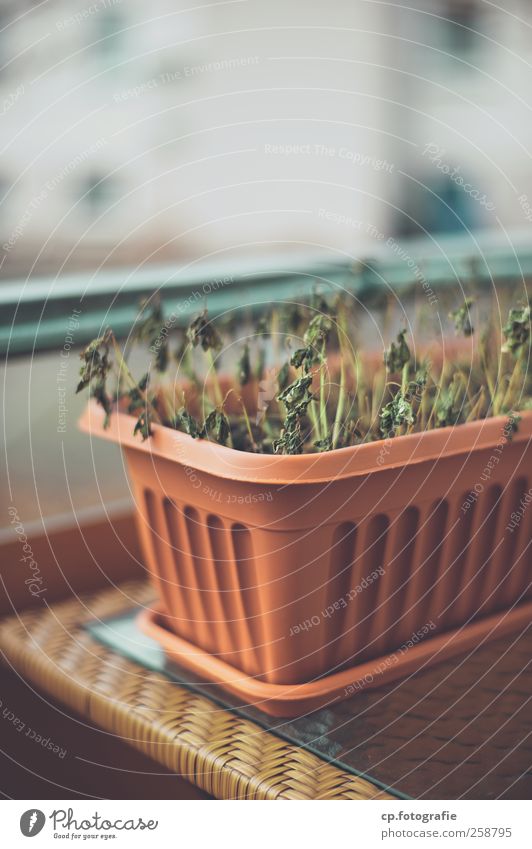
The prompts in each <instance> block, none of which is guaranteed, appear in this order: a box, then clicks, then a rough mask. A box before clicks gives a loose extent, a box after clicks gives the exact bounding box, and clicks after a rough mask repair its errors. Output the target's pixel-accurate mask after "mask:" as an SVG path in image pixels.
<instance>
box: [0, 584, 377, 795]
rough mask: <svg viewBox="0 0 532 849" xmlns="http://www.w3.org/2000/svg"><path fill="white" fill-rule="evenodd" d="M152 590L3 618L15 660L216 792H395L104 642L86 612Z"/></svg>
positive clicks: (39, 682) (129, 588) (3, 633)
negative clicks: (95, 636)
mask: <svg viewBox="0 0 532 849" xmlns="http://www.w3.org/2000/svg"><path fill="white" fill-rule="evenodd" d="M151 596H152V590H151V589H150V588H149V587H148V586H147V585H146V584H145V583H129V584H125V585H122V587H120V589H113V590H106V591H104V592H100V593H99V594H97V595H91V596H84V597H82V598H81V599H71V600H68V601H66V602H62V603H61V604H57V605H55V606H54V607H52V608H49V609H47V610H45V611H30V612H27V613H24V614H22V615H20V616H19V617H11V618H9V619H6V620H3V621H2V622H1V623H0V649H1V650H2V652H3V654H4V656H5V659H6V661H7V663H9V664H10V665H12V666H13V667H14V668H15V669H16V670H17V671H18V672H19V674H20V675H22V676H23V677H25V678H28V679H30V680H31V681H32V682H33V684H34V685H36V686H37V687H39V688H41V689H43V690H45V691H46V692H48V693H49V694H50V695H52V696H53V697H54V698H55V699H57V700H58V701H60V702H63V703H64V704H66V705H68V706H69V707H71V708H72V709H74V710H76V711H78V712H79V713H80V714H82V715H83V716H85V717H88V718H90V719H91V720H92V721H93V722H94V723H95V724H97V725H99V726H100V727H101V728H103V729H104V730H106V731H108V732H110V733H113V734H117V735H119V736H120V737H121V738H123V739H125V740H126V741H127V742H129V743H130V744H131V745H132V746H135V747H136V748H138V749H140V750H141V751H142V752H144V753H146V754H147V755H149V756H150V757H152V758H153V759H154V760H155V761H157V762H158V763H160V764H162V765H163V766H165V767H167V768H168V769H169V770H171V771H172V772H175V773H176V774H178V775H180V776H183V777H184V778H187V779H188V780H189V781H191V782H192V783H193V784H195V785H196V786H198V787H200V788H201V789H203V790H205V791H206V792H207V793H210V794H212V795H213V796H215V797H216V798H218V799H391V798H392V797H391V796H388V795H387V794H386V793H384V792H382V791H380V790H379V789H378V788H376V787H374V786H373V785H372V784H371V783H370V782H368V781H366V780H364V779H362V778H358V777H356V776H353V775H350V774H349V773H344V772H342V771H341V770H340V769H337V768H336V767H334V766H331V765H329V764H327V763H326V762H324V761H323V760H321V759H320V758H318V757H317V756H315V755H313V754H312V753H310V752H307V751H305V750H303V749H299V748H298V747H297V746H294V745H291V744H289V743H286V742H284V741H283V740H281V739H279V738H278V737H276V736H275V735H274V734H272V733H270V732H267V731H264V730H263V729H261V728H260V727H259V726H257V725H255V724H254V723H253V722H251V721H249V720H246V719H241V718H240V717H238V716H235V715H234V714H232V713H230V712H229V711H226V710H223V709H221V708H219V707H218V706H217V705H215V704H213V703H212V702H210V701H209V700H208V699H207V698H205V697H203V696H200V695H197V694H195V693H192V692H190V691H189V690H187V689H186V688H184V687H180V686H179V685H178V684H175V683H174V682H169V681H168V679H167V678H166V677H165V676H164V675H160V674H158V673H154V672H150V671H148V670H146V669H144V668H143V667H142V666H140V665H138V664H136V663H132V662H130V661H128V660H127V659H125V658H123V657H121V656H120V655H118V654H116V653H114V652H112V651H110V650H109V649H107V648H106V647H104V646H102V645H100V644H99V643H96V642H95V641H94V640H92V638H91V637H90V635H89V634H88V633H87V632H85V631H83V630H81V629H80V627H79V626H80V623H81V622H82V621H83V620H87V619H92V618H94V617H101V618H104V617H107V616H111V615H113V614H115V613H120V612H121V611H122V610H124V609H127V608H128V607H130V606H131V604H132V603H133V602H139V603H147V602H148V601H149V599H150V598H151Z"/></svg>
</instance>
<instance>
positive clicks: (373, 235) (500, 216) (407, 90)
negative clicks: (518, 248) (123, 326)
mask: <svg viewBox="0 0 532 849" xmlns="http://www.w3.org/2000/svg"><path fill="white" fill-rule="evenodd" d="M0 9H1V18H0V28H1V33H0V56H1V61H2V66H1V67H2V73H1V75H0V114H1V122H2V123H1V126H2V159H1V166H0V196H1V198H2V201H1V206H0V231H1V237H0V244H1V254H0V260H1V262H2V266H1V274H2V276H3V277H6V278H12V277H25V276H28V275H32V276H33V275H35V274H36V273H39V274H41V273H53V274H56V273H59V272H61V273H65V272H69V271H72V270H75V269H80V268H89V269H91V270H93V269H94V268H96V267H98V266H99V265H100V264H103V265H105V266H111V265H116V264H124V263H126V264H133V263H137V262H142V263H146V262H152V263H153V262H167V261H172V262H173V261H180V260H181V259H182V258H184V257H186V258H190V257H197V256H200V255H201V256H205V255H206V254H209V253H211V252H212V251H216V250H219V249H223V250H227V249H228V248H229V247H231V246H237V245H238V246H241V245H247V246H256V245H257V244H259V245H265V246H271V245H274V246H276V247H277V246H279V245H284V244H288V245H293V244H294V243H300V244H303V245H307V244H310V245H313V246H316V245H325V246H327V247H330V248H334V249H336V250H338V251H347V252H349V253H351V252H353V251H354V250H356V249H357V248H358V247H359V246H360V245H364V246H366V245H367V243H368V242H369V243H371V242H372V241H373V242H375V241H380V240H381V239H382V238H383V236H386V237H388V236H389V235H394V236H395V235H397V236H405V235H412V234H419V233H429V234H442V233H455V232H460V231H464V230H465V231H466V232H467V231H468V230H470V229H494V230H501V229H505V228H509V227H513V226H517V227H524V226H525V227H526V226H527V223H529V220H530V219H532V163H531V159H530V151H529V138H530V127H531V123H532V121H531V111H530V106H531V96H530V85H529V72H530V61H531V58H532V39H531V37H530V35H531V23H532V6H531V5H530V3H529V2H527V0H509V2H507V3H505V4H504V8H503V9H502V8H501V9H499V8H497V7H496V5H495V4H492V3H488V2H484V0H423V2H418V1H417V0H413V2H411V3H409V4H408V8H407V7H405V6H404V5H403V4H401V3H395V2H393V0H392V2H380V0H379V1H378V2H377V0H355V2H353V0H329V2H327V3H318V4H308V3H303V2H298V0H295V2H290V3H287V2H278V0H271V2H269V3H267V4H264V3H261V2H260V0H228V2H220V0H219V1H218V2H212V3H202V2H195V0H187V1H186V2H182V1H181V0H177V2H170V0H152V2H151V3H149V4H146V3H144V2H141V0H93V2H90V0H75V2H72V0H46V2H40V3H33V2H26V0H13V2H9V0H2V2H1V3H0ZM465 186H467V187H468V188H467V189H466V188H465ZM523 196H527V197H529V198H530V204H531V208H530V209H528V208H527V201H526V200H525V199H524V197H523Z"/></svg>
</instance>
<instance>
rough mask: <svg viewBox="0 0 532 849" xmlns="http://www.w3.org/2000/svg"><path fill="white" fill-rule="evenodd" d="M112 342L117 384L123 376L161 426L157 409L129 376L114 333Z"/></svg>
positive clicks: (130, 375)
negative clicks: (116, 364)
mask: <svg viewBox="0 0 532 849" xmlns="http://www.w3.org/2000/svg"><path fill="white" fill-rule="evenodd" d="M112 340H113V350H114V354H115V358H116V361H117V363H118V369H119V371H118V381H119V383H120V380H121V376H122V375H124V376H125V378H126V380H127V381H128V383H129V385H130V387H131V389H136V390H137V392H138V393H139V395H140V396H141V398H143V400H144V402H145V404H146V406H149V407H150V408H151V414H152V415H153V417H154V418H155V419H157V421H158V422H159V423H160V424H162V419H161V416H160V414H159V411H158V410H157V407H155V405H154V404H153V402H152V401H150V400H149V398H148V393H147V392H144V391H143V390H142V389H140V388H139V385H138V383H137V381H136V380H135V378H134V377H133V375H132V374H131V372H130V370H129V366H128V364H127V362H126V361H125V359H124V355H123V354H122V349H121V348H120V345H119V344H118V342H117V341H116V339H115V335H114V333H113V335H112Z"/></svg>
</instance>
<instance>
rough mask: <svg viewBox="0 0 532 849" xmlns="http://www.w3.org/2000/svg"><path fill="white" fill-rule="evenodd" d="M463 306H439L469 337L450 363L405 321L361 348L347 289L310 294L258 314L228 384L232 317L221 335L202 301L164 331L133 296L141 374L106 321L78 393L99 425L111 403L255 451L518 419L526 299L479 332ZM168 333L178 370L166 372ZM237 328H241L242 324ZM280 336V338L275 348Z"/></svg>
mask: <svg viewBox="0 0 532 849" xmlns="http://www.w3.org/2000/svg"><path fill="white" fill-rule="evenodd" d="M353 303H354V302H353ZM473 304H474V301H473V299H472V298H466V299H465V300H464V302H463V303H462V304H461V305H459V306H458V307H457V308H456V309H454V310H452V311H451V312H450V314H449V315H450V318H451V319H452V322H453V324H454V328H455V330H456V332H457V333H458V334H459V335H461V336H463V337H465V338H467V339H470V340H471V342H470V343H469V342H468V343H467V345H466V344H465V341H464V353H463V354H462V355H460V354H459V353H458V354H456V355H455V357H454V358H453V360H452V362H451V361H449V360H447V361H445V360H443V359H442V358H441V357H440V358H439V359H438V357H434V356H432V359H433V360H434V361H433V362H431V361H430V360H431V350H430V345H429V346H427V350H425V351H424V350H423V349H422V348H421V349H420V346H419V345H417V346H416V345H414V344H413V342H414V340H412V339H409V338H408V333H407V331H406V329H402V330H400V331H399V333H398V334H397V335H396V338H395V340H393V341H391V343H390V344H389V347H388V348H387V350H386V351H385V353H384V357H382V355H381V356H380V357H379V355H378V352H377V351H362V350H360V349H359V346H357V345H356V344H355V342H354V340H355V338H356V334H355V330H354V328H355V326H356V317H357V316H356V310H355V308H354V307H353V306H352V305H350V302H349V301H348V299H347V297H346V296H345V295H344V296H342V297H338V298H337V299H336V301H335V302H334V303H330V302H329V300H328V299H327V298H325V297H324V296H323V295H322V294H320V293H315V294H314V295H313V297H312V299H311V301H310V302H307V303H306V304H304V303H303V304H287V305H286V307H285V308H282V307H281V308H274V309H273V310H271V311H266V312H265V313H264V314H263V315H262V316H261V317H260V319H259V323H258V325H256V326H255V337H256V338H255V340H252V341H246V342H244V344H243V346H242V347H241V349H240V353H239V357H238V361H237V362H236V371H233V374H235V378H234V380H233V381H230V380H229V379H228V378H227V377H224V374H225V375H227V374H230V373H231V370H230V369H229V368H225V367H224V364H223V358H224V356H225V355H226V351H227V350H228V349H229V348H230V347H231V346H227V348H224V336H225V334H226V333H228V334H229V335H230V336H231V335H232V336H233V337H234V336H236V335H237V334H238V333H240V330H239V328H238V327H237V326H231V322H229V321H227V322H225V327H224V332H223V333H222V330H221V326H222V325H221V323H219V324H218V325H216V326H215V322H214V321H213V320H212V319H210V318H209V315H208V313H207V310H206V309H205V310H203V311H202V312H201V313H200V314H199V315H197V316H196V317H195V318H194V319H193V320H192V321H191V323H190V325H189V326H188V328H186V329H185V330H179V329H177V328H172V329H171V332H169V331H168V329H167V328H166V327H165V324H164V315H163V310H162V306H161V304H160V302H159V301H158V300H157V299H151V300H149V301H147V302H145V303H143V304H142V308H141V313H140V316H139V318H138V320H137V322H136V323H135V325H134V328H133V332H132V340H133V342H134V344H136V345H140V346H143V347H144V348H148V349H149V351H150V352H151V354H152V358H151V361H150V363H149V365H148V368H147V369H146V370H145V372H144V374H143V375H142V377H141V378H140V379H139V380H138V381H137V380H135V378H134V377H133V375H132V374H131V371H130V369H129V366H128V365H127V362H126V359H125V357H124V355H123V353H122V350H121V348H120V346H119V345H118V343H117V341H116V339H115V337H114V335H113V333H112V331H111V330H107V331H106V332H105V333H104V334H103V336H101V337H99V338H98V339H95V340H94V341H93V342H91V343H90V345H88V346H87V348H86V349H85V350H84V351H83V352H82V354H81V359H82V366H81V370H80V380H79V384H78V387H77V391H78V392H80V391H82V390H83V389H87V388H88V389H89V390H90V393H91V395H92V397H94V398H95V400H96V401H97V403H98V404H100V405H101V407H102V408H103V409H104V411H105V424H106V425H107V424H108V421H109V417H110V415H111V414H112V411H113V409H115V408H117V407H119V408H121V409H125V410H126V411H128V412H129V413H130V414H132V415H134V416H135V418H136V423H135V426H134V430H135V433H139V434H140V435H141V437H142V438H143V439H147V438H148V437H149V436H150V434H151V432H152V425H153V424H163V425H165V426H167V427H171V428H174V429H176V430H180V431H182V432H184V433H186V434H188V435H189V436H190V437H192V438H193V439H209V440H212V441H215V442H217V443H219V444H220V445H225V446H228V447H233V448H236V449H238V450H242V451H250V452H255V453H257V452H258V453H279V454H301V453H309V452H322V451H331V450H333V449H336V448H344V447H347V446H350V445H357V444H360V443H363V442H371V441H375V440H380V439H391V438H396V437H398V436H402V435H405V434H410V433H415V432H419V431H423V430H426V429H431V428H440V427H449V426H455V425H460V424H462V423H464V422H468V421H473V420H475V419H482V418H486V417H488V416H492V415H501V414H505V415H510V416H511V420H512V422H514V423H515V427H517V426H518V421H519V417H518V416H517V412H518V411H520V410H525V409H529V408H531V407H532V402H531V395H532V385H531V376H530V367H529V364H530V359H531V357H530V355H531V333H530V323H531V316H530V304H529V303H526V304H519V305H517V306H513V307H512V308H511V309H510V311H509V316H508V320H507V323H506V324H505V325H504V326H503V328H502V330H501V331H499V332H497V330H496V326H495V323H494V321H493V320H491V319H490V320H489V321H487V322H486V323H485V326H484V328H483V331H482V333H481V335H480V338H479V339H478V340H476V335H475V330H474V327H473V324H472V322H471V310H472V308H473ZM390 324H391V311H390V302H389V301H388V302H387V306H386V326H388V325H390ZM173 335H175V336H176V337H177V338H176V343H177V344H176V348H175V350H176V355H175V356H176V359H177V361H178V363H179V366H178V374H177V375H176V374H172V373H171V369H170V362H171V361H172V360H171V358H170V356H169V350H170V337H171V336H173ZM243 336H244V337H245V338H246V340H248V339H249V337H250V334H249V328H248V329H247V330H246V331H245V332H243ZM280 338H282V339H283V340H284V341H285V343H286V345H287V346H288V347H289V349H290V351H289V353H288V354H287V355H285V356H286V359H285V358H284V357H283V356H282V350H281V349H280V342H279V339H280ZM455 344H458V343H455ZM471 345H472V346H473V347H471ZM466 348H467V352H466ZM412 351H416V352H417V351H420V353H421V356H418V355H417V354H416V355H414V354H413V353H412ZM433 353H434V351H432V354H433ZM220 360H222V365H220ZM379 360H380V361H379ZM233 362H234V361H233ZM233 368H234V365H233ZM266 378H267V379H266Z"/></svg>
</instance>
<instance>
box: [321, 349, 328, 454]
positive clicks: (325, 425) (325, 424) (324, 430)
mask: <svg viewBox="0 0 532 849" xmlns="http://www.w3.org/2000/svg"><path fill="white" fill-rule="evenodd" d="M326 365H327V358H326V356H325V342H323V344H322V346H321V364H320V424H321V438H322V439H326V438H327V434H328V432H329V424H328V422H327V399H326V398H325V368H326Z"/></svg>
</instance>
